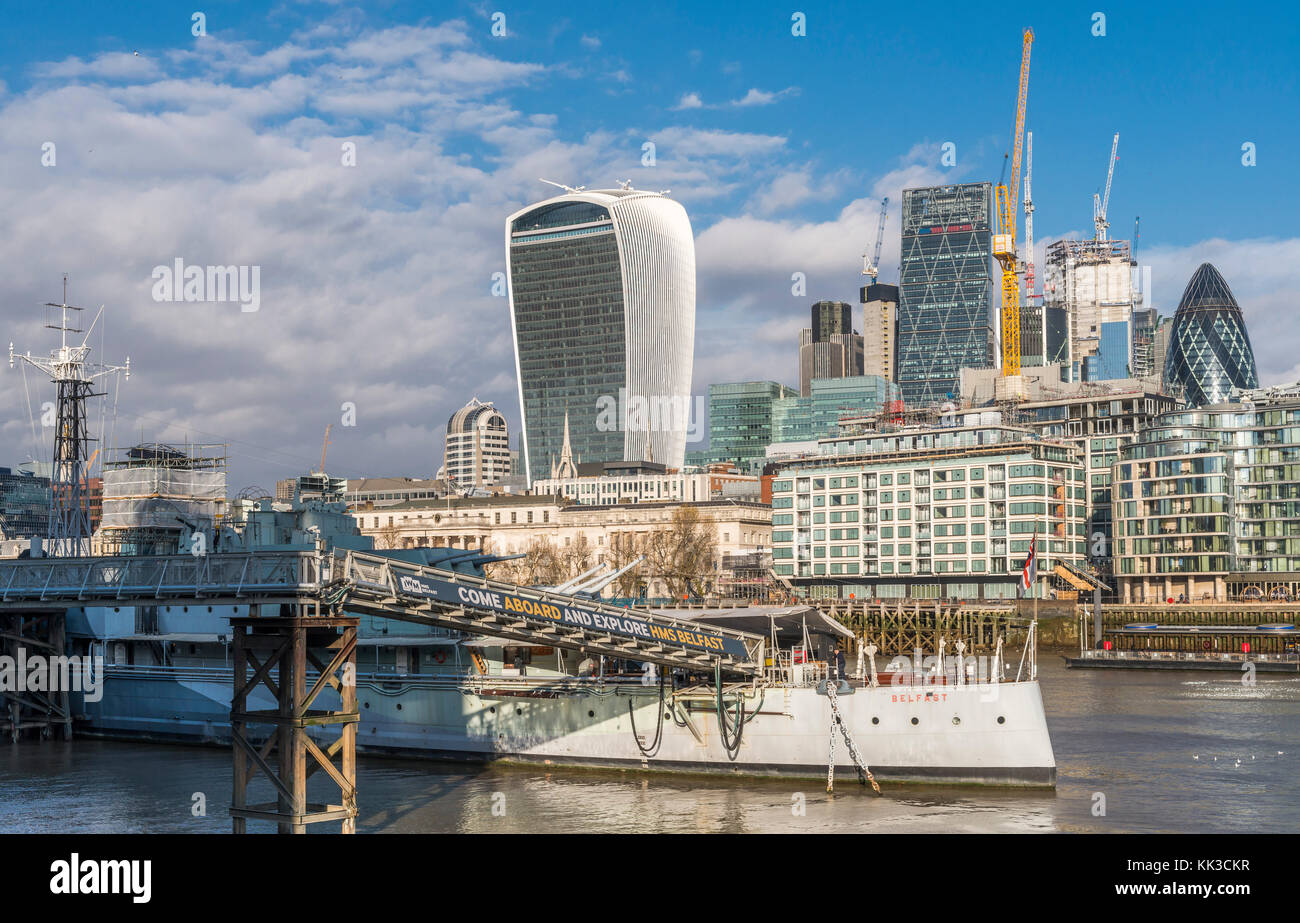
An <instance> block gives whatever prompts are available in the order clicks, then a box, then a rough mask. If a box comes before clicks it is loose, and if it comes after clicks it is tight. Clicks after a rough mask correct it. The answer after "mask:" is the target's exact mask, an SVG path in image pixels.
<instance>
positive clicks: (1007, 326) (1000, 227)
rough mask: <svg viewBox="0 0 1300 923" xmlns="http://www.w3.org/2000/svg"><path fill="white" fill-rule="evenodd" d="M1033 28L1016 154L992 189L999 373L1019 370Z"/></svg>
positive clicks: (1025, 55)
mask: <svg viewBox="0 0 1300 923" xmlns="http://www.w3.org/2000/svg"><path fill="white" fill-rule="evenodd" d="M1033 43H1034V30H1033V29H1026V30H1025V34H1024V46H1023V48H1022V50H1021V53H1020V94H1019V96H1018V97H1017V99H1016V129H1015V139H1014V150H1015V154H1014V155H1013V156H1012V158H1011V183H1010V184H1009V186H1008V184H1004V183H998V187H997V189H996V190H994V193H993V198H994V206H995V208H996V211H997V218H996V224H995V228H994V234H993V256H994V257H996V258H997V261H998V262H999V263H1000V264H1001V265H1002V374H1003V375H1006V376H1012V375H1019V374H1020V276H1019V274H1018V273H1017V271H1016V201H1017V199H1018V198H1019V192H1020V155H1021V152H1022V151H1023V149H1024V138H1025V104H1026V102H1028V97H1029V48H1030V46H1031V45H1033Z"/></svg>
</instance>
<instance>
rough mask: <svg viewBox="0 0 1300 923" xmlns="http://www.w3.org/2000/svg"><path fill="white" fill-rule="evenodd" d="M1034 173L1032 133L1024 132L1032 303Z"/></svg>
mask: <svg viewBox="0 0 1300 923" xmlns="http://www.w3.org/2000/svg"><path fill="white" fill-rule="evenodd" d="M1033 175H1034V133H1033V132H1032V131H1027V132H1025V297H1026V298H1028V299H1029V303H1030V304H1033V303H1034V299H1035V298H1036V297H1037V296H1036V295H1035V294H1034V196H1033V193H1032V192H1031V191H1030V181H1031V180H1032V179H1033Z"/></svg>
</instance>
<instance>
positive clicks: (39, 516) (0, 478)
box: [0, 468, 50, 539]
mask: <svg viewBox="0 0 1300 923" xmlns="http://www.w3.org/2000/svg"><path fill="white" fill-rule="evenodd" d="M49 526H50V479H49V478H43V477H37V476H35V475H33V474H31V473H29V472H25V471H15V470H13V469H12V468H0V538H6V539H17V538H43V537H44V536H46V535H48V534H49Z"/></svg>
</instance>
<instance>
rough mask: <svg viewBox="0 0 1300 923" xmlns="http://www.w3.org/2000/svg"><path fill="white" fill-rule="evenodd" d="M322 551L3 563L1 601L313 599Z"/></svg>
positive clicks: (0, 581) (92, 558)
mask: <svg viewBox="0 0 1300 923" xmlns="http://www.w3.org/2000/svg"><path fill="white" fill-rule="evenodd" d="M321 563H322V562H321V558H320V556H319V555H317V554H316V553H315V552H288V551H255V552H237V553H213V554H203V555H181V554H178V555H140V556H132V555H124V556H120V557H91V558H24V559H21V560H17V561H3V562H0V602H3V603H10V604H17V603H34V602H84V603H91V604H93V603H95V602H100V603H112V602H123V601H128V600H132V601H134V600H153V599H159V600H162V599H175V598H210V597H223V598H233V597H239V598H242V597H245V596H251V595H257V594H261V595H266V594H285V595H291V594H298V593H313V592H316V591H318V590H319V589H320V587H321V577H322V570H321Z"/></svg>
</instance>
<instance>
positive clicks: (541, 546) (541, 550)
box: [487, 535, 564, 586]
mask: <svg viewBox="0 0 1300 923" xmlns="http://www.w3.org/2000/svg"><path fill="white" fill-rule="evenodd" d="M487 566H488V567H489V568H491V576H492V578H493V579H495V580H504V581H506V582H507V583H513V584H515V585H516V586H537V585H545V586H554V585H556V584H558V583H561V582H563V580H562V575H563V574H564V563H563V561H562V560H561V554H560V552H559V550H558V549H557V548H556V547H555V544H554V543H553V542H552V541H551V540H550V538H548V537H547V536H544V535H542V536H537V537H535V538H533V539H532V540H531V541H529V543H528V549H527V550H526V551H525V552H524V556H523V557H522V558H516V559H515V560H513V561H500V562H498V563H495V564H489V565H487Z"/></svg>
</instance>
